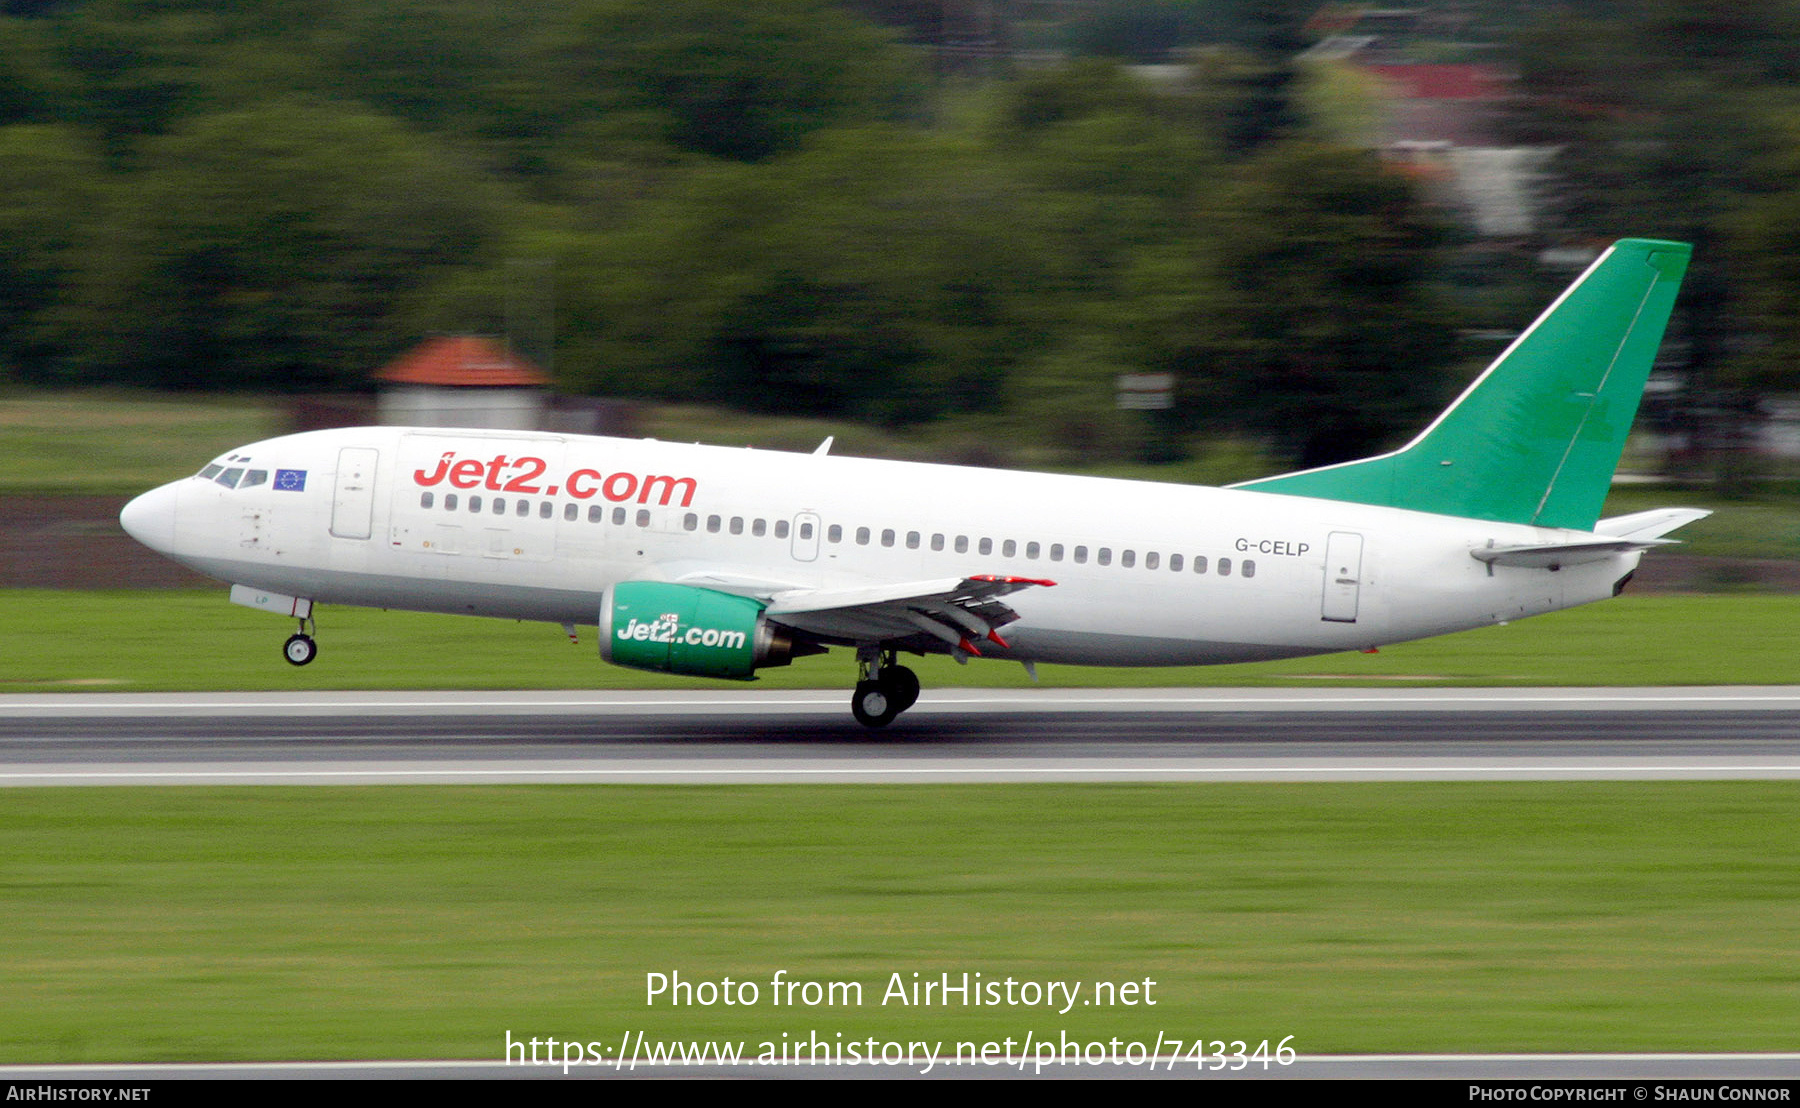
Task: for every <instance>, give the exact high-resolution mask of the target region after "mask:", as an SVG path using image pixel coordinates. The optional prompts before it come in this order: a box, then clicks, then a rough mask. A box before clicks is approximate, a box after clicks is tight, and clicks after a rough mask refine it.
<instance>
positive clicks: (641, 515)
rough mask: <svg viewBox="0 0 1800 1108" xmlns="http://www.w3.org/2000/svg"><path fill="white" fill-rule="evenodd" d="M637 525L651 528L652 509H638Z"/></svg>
mask: <svg viewBox="0 0 1800 1108" xmlns="http://www.w3.org/2000/svg"><path fill="white" fill-rule="evenodd" d="M637 525H638V526H639V527H648V526H650V509H648V508H639V509H638V514H637Z"/></svg>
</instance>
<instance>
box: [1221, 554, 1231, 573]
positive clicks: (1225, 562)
mask: <svg viewBox="0 0 1800 1108" xmlns="http://www.w3.org/2000/svg"><path fill="white" fill-rule="evenodd" d="M1219 576H1220V577H1230V576H1231V559H1230V558H1220V559H1219Z"/></svg>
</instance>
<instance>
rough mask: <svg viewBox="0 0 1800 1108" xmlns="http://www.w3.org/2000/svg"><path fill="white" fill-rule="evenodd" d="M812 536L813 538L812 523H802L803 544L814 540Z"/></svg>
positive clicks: (801, 537)
mask: <svg viewBox="0 0 1800 1108" xmlns="http://www.w3.org/2000/svg"><path fill="white" fill-rule="evenodd" d="M812 536H813V526H812V524H811V523H802V524H801V525H800V539H801V541H802V542H805V541H807V540H809V539H811V538H812Z"/></svg>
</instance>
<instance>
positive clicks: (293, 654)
mask: <svg viewBox="0 0 1800 1108" xmlns="http://www.w3.org/2000/svg"><path fill="white" fill-rule="evenodd" d="M315 630H317V627H315V626H314V624H313V621H312V617H311V616H308V617H306V618H304V619H302V620H301V621H300V630H298V631H296V632H294V633H293V634H292V635H289V636H288V640H287V642H285V643H283V644H282V645H281V656H282V657H283V658H286V659H287V660H288V664H289V665H294V666H303V665H305V664H307V663H308V662H310V661H312V660H313V659H314V658H317V657H318V656H319V644H318V643H316V642H314V641H313V637H312V635H310V634H308V632H310V631H315Z"/></svg>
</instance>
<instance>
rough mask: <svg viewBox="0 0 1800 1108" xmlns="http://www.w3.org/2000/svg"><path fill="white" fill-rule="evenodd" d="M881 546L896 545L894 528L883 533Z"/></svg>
mask: <svg viewBox="0 0 1800 1108" xmlns="http://www.w3.org/2000/svg"><path fill="white" fill-rule="evenodd" d="M881 545H883V546H892V545H894V530H893V528H891V527H890V528H887V529H886V530H884V531H882V532H881Z"/></svg>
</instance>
